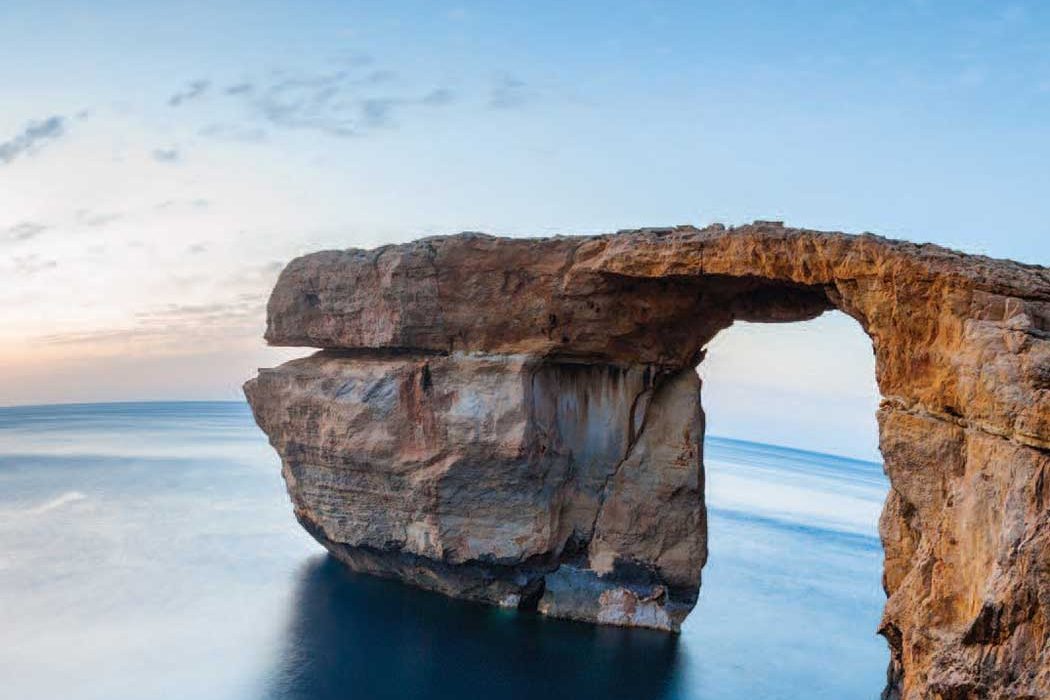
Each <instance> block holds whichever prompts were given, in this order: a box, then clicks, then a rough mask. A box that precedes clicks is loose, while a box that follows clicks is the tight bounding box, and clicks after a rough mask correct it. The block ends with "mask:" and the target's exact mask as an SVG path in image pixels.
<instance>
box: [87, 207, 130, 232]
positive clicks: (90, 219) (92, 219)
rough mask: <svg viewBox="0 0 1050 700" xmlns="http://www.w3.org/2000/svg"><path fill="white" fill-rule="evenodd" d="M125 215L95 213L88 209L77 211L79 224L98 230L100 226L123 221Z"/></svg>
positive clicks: (119, 213)
mask: <svg viewBox="0 0 1050 700" xmlns="http://www.w3.org/2000/svg"><path fill="white" fill-rule="evenodd" d="M124 216H125V214H123V213H122V212H94V211H89V210H87V209H80V210H78V211H77V222H78V223H80V224H81V225H83V226H90V227H92V228H97V227H100V226H106V225H107V224H112V223H113V222H115V221H120V220H121V219H123V218H124Z"/></svg>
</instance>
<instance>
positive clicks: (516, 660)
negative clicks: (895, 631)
mask: <svg viewBox="0 0 1050 700" xmlns="http://www.w3.org/2000/svg"><path fill="white" fill-rule="evenodd" d="M705 463H706V468H707V503H708V508H709V520H710V522H709V547H710V557H709V559H708V563H707V566H706V567H705V568H704V570H703V586H702V588H701V592H700V601H699V603H698V604H697V606H696V608H695V610H694V611H693V612H692V614H691V615H690V616H689V618H688V619H687V620H686V623H685V625H684V627H683V630H682V633H681V634H680V635H670V634H664V633H661V632H654V631H649V630H639V629H633V630H632V629H618V628H610V627H596V626H590V625H586V624H580V623H574V622H565V621H559V620H549V619H545V618H542V617H539V616H537V615H535V614H530V613H519V612H516V611H506V610H498V609H493V608H489V607H485V606H481V605H476V604H472V603H466V602H461V601H455V600H449V599H447V598H444V597H442V596H440V595H436V594H433V593H429V592H426V591H420V590H416V589H413V588H410V587H407V586H404V585H401V584H399V583H396V582H393V581H385V580H379V579H375V578H371V577H368V576H362V575H357V574H353V573H351V572H349V571H348V570H346V569H345V568H344V567H343V566H342V565H340V564H339V563H338V562H336V561H333V560H332V559H331V558H329V557H328V556H327V555H326V554H325V552H324V551H323V550H322V549H321V547H320V546H319V545H317V544H316V543H315V542H314V541H313V540H312V539H310V537H309V536H307V534H306V533H305V532H304V531H303V530H302V529H301V528H300V527H299V525H298V524H297V523H296V522H295V519H294V518H293V516H292V511H291V506H290V504H289V501H288V498H287V495H286V494H285V490H284V483H283V482H282V480H281V476H280V465H279V460H278V458H277V456H276V454H275V453H274V452H273V450H272V449H271V448H270V446H269V445H268V444H267V441H266V438H265V436H264V435H263V433H262V432H261V431H260V430H259V429H258V428H256V426H255V424H254V422H253V421H252V417H251V413H250V411H249V409H248V407H247V406H246V405H245V404H243V403H239V402H230V403H220V402H202V403H138V404H133V403H119V404H91V405H87V404H83V405H62V406H39V407H17V408H0V697H2V698H5V699H8V698H9V699H11V700H36V699H41V700H43V699H48V700H54V699H62V700H79V699H92V700H93V699H98V700H124V699H127V700H152V699H160V698H172V699H179V700H185V699H193V700H241V699H244V700H254V699H257V698H258V699H275V700H276V699H280V700H285V699H288V700H290V699H303V700H306V699H322V698H324V699H328V698H348V699H351V698H352V699H355V700H372V699H373V698H391V699H393V698H398V699H403V698H407V699H411V698H425V699H431V698H433V699H439V698H440V699H442V700H444V699H448V700H453V699H454V700H472V699H474V698H501V699H507V698H509V699H513V698H530V699H541V700H551V699H554V698H573V699H578V700H590V699H592V698H594V699H604V698H631V699H632V700H637V699H641V700H649V699H652V700H670V699H675V700H686V699H689V700H737V699H740V700H744V699H747V700H752V699H763V698H767V699H768V698H785V699H788V698H790V699H795V698H800V699H801V698H804V699H805V700H814V699H817V698H827V699H829V700H848V699H849V698H877V697H878V695H879V692H880V691H881V690H882V687H883V685H884V682H885V670H886V664H887V661H888V653H887V649H886V645H885V643H884V641H883V640H882V639H881V638H880V637H878V636H876V632H875V630H876V627H877V625H878V620H879V616H880V614H881V609H882V606H883V603H884V602H885V596H884V593H883V591H882V587H881V583H880V576H881V565H882V549H881V545H880V543H879V540H878V536H877V533H876V524H877V519H878V514H879V510H880V508H881V505H882V502H883V500H884V499H885V497H886V493H887V490H888V484H887V481H886V478H885V477H884V475H883V472H882V467H881V465H879V464H877V463H873V462H865V461H858V460H854V459H847V458H843V457H836V456H831V455H826V454H818V453H815V452H806V451H802V450H797V449H790V448H785V447H778V446H775V445H765V444H758V443H752V442H745V441H741V440H731V439H724V438H718V437H708V439H707V440H706V443H705Z"/></svg>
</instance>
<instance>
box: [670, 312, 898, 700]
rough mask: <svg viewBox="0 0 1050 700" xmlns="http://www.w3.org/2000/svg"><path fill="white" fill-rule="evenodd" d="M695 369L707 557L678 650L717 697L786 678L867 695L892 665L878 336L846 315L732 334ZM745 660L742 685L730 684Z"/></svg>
mask: <svg viewBox="0 0 1050 700" xmlns="http://www.w3.org/2000/svg"><path fill="white" fill-rule="evenodd" d="M697 372H698V373H699V375H700V377H701V381H702V403H703V410H704V414H705V431H704V432H705V435H704V449H703V469H704V479H705V489H704V499H705V505H706V509H707V541H708V557H707V560H706V562H705V564H704V567H703V586H702V588H701V590H700V595H699V600H698V602H697V605H696V607H695V608H694V610H693V612H692V613H691V614H690V615H689V616H688V618H687V619H686V620H685V622H684V623H683V626H682V635H683V638H684V640H685V641H686V643H691V642H695V643H696V644H697V647H698V648H702V649H704V651H705V654H713V655H715V657H716V658H715V659H713V660H712V663H711V664H710V665H709V666H708V667H707V668H708V672H709V673H711V674H714V675H715V676H719V675H725V676H726V677H725V678H715V679H712V682H713V683H714V684H716V685H717V686H719V687H722V688H724V687H727V686H730V685H732V684H733V683H747V684H748V687H747V688H746V689H745V688H741V690H747V691H749V692H751V693H753V694H758V695H764V694H770V693H774V692H775V691H776V690H777V688H776V687H775V686H774V685H770V684H775V683H777V682H780V681H781V680H782V679H783V678H784V677H785V675H787V674H790V676H791V677H793V678H796V679H798V680H800V681H802V682H804V683H805V685H806V687H808V688H811V689H812V690H813V692H814V693H816V694H817V695H818V696H821V697H824V696H826V697H852V696H856V695H862V694H864V693H870V692H871V691H872V690H873V689H874V688H877V687H879V686H880V685H881V684H882V683H883V682H884V680H883V679H884V678H885V673H886V668H887V665H888V658H889V654H888V651H887V648H886V643H885V641H884V640H882V639H881V638H879V637H878V636H876V630H877V628H878V625H879V620H880V616H881V614H882V609H883V606H884V604H885V601H886V597H885V593H884V591H883V589H882V586H881V573H882V565H883V561H882V559H883V554H882V546H881V543H880V541H879V535H878V519H879V514H880V512H881V510H882V507H883V504H884V502H885V500H886V496H887V493H888V490H889V482H888V480H887V479H886V477H885V475H884V474H883V470H882V460H881V454H880V452H879V449H878V430H877V423H876V421H875V412H876V410H877V408H878V403H879V395H878V388H877V385H876V383H875V379H874V377H875V362H874V356H873V353H872V348H871V341H870V339H869V338H868V337H867V335H866V334H865V333H864V332H863V331H862V330H861V329H860V327H859V326H858V324H857V323H856V322H855V321H854V320H853V319H852V318H850V317H848V316H846V315H845V314H842V313H840V312H837V311H832V312H828V313H825V314H823V315H821V316H819V317H817V318H815V319H812V320H804V321H799V322H795V323H787V324H780V323H776V324H773V323H750V322H744V323H736V324H733V325H732V326H731V327H729V328H727V329H725V330H722V331H720V332H719V333H718V334H717V335H716V336H715V337H714V338H713V339H712V341H711V342H710V343H708V345H707V346H706V347H705V349H704V353H703V360H702V361H701V362H700V363H699V365H698V366H697ZM745 659H746V660H747V661H746V662H747V664H748V667H749V669H750V673H749V674H747V675H748V677H747V678H746V679H742V678H740V677H739V676H736V677H732V676H731V674H732V673H733V671H732V670H731V669H739V667H740V665H741V663H742V661H743V660H745ZM829 662H831V663H829ZM727 669H728V670H727ZM766 685H769V687H765V686H766ZM757 686H762V687H757Z"/></svg>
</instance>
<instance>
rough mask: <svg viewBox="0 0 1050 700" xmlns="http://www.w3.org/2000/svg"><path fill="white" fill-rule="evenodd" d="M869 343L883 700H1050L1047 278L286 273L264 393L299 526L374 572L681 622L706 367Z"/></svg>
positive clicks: (556, 254) (694, 584)
mask: <svg viewBox="0 0 1050 700" xmlns="http://www.w3.org/2000/svg"><path fill="white" fill-rule="evenodd" d="M829 309H841V310H842V311H844V312H846V313H847V314H849V315H851V316H852V317H853V318H855V319H856V320H857V321H858V322H859V323H860V325H861V327H862V328H863V329H864V330H865V331H866V332H867V333H868V335H869V336H870V337H871V339H872V343H873V347H874V351H875V356H876V367H877V379H878V383H879V387H880V390H881V392H882V395H883V397H884V400H883V404H882V407H881V408H880V411H879V416H878V419H879V427H880V436H881V448H882V452H883V456H884V458H885V462H886V471H887V474H888V475H889V478H890V482H891V491H890V494H889V496H888V498H887V502H886V506H885V509H884V512H883V516H882V520H881V523H880V531H881V535H882V539H883V545H884V548H885V555H886V563H885V573H884V578H883V583H884V586H885V589H886V592H887V595H888V600H887V605H886V609H885V614H884V616H883V620H882V623H881V629H880V631H881V633H882V634H883V635H884V636H885V637H886V639H887V641H888V643H889V645H890V648H891V655H892V660H891V664H890V669H889V674H888V684H887V689H886V693H885V695H886V697H902V698H926V697H932V698H946V699H948V698H953V699H954V698H1041V697H1048V696H1050V642H1048V637H1050V271H1048V270H1047V269H1046V268H1042V267H1035V266H1027V265H1022V264H1019V263H1014V262H1010V261H1002V260H992V259H989V258H984V257H977V256H967V255H963V254H960V253H956V252H953V251H949V250H946V249H943V248H939V247H936V246H929V245H915V244H911V243H904V242H900V241H889V240H886V239H882V238H878V237H876V236H871V235H864V236H849V235H845V234H839V233H822V232H814V231H805V230H798V229H789V228H785V227H783V226H780V225H778V224H770V223H756V224H755V225H753V226H747V227H743V228H739V229H735V230H732V231H727V230H725V229H724V228H722V227H720V226H714V227H710V228H708V229H703V230H698V229H693V228H687V227H686V228H675V229H647V230H641V231H628V232H622V233H619V234H615V235H606V236H594V237H578V238H550V239H524V240H523V239H515V240H510V239H499V238H493V237H489V236H485V235H481V234H462V235H459V236H451V237H444V238H431V239H426V240H422V241H417V242H414V243H409V244H406V245H401V246H387V247H384V248H379V249H376V250H371V251H360V250H349V251H324V252H320V253H315V254H312V255H307V256H305V257H302V258H299V259H297V260H294V261H292V263H290V264H289V265H288V267H287V268H286V269H285V270H284V272H283V273H282V275H281V277H280V279H279V281H278V283H277V286H276V288H275V289H274V292H273V295H272V297H271V299H270V304H269V308H268V327H267V339H268V340H269V341H270V343H272V344H275V345H303V346H311V347H317V348H322V351H321V352H319V353H317V354H315V355H314V356H312V357H309V358H306V359H303V360H297V361H294V362H291V363H288V364H285V365H283V366H281V367H279V368H276V369H272V370H262V371H261V372H260V374H259V377H258V378H256V379H254V380H252V381H250V382H248V384H247V385H246V387H245V389H246V393H247V395H248V398H249V401H250V402H251V404H252V407H253V410H254V411H255V416H256V420H257V421H258V423H259V425H260V426H261V427H262V428H263V429H264V430H265V431H266V432H267V434H268V435H269V436H270V440H271V442H272V444H273V445H274V447H275V448H276V449H277V451H278V452H279V453H280V455H281V457H282V460H283V464H284V476H285V480H286V482H287V484H288V490H289V493H290V495H291V497H292V501H293V503H294V505H295V512H296V515H297V517H298V518H299V520H300V522H301V523H302V524H303V525H304V527H306V528H307V529H308V530H309V531H310V532H311V533H312V534H313V535H314V536H315V537H316V538H317V539H318V540H319V541H320V542H322V543H323V544H324V545H325V546H326V547H328V548H329V549H330V550H331V551H332V552H333V554H335V556H337V557H339V558H340V559H342V560H343V561H345V562H347V563H348V564H349V565H350V566H352V567H354V568H357V569H359V570H362V571H368V572H372V573H377V574H381V575H387V576H393V577H397V578H401V579H403V580H406V581H409V582H412V583H415V584H417V585H421V586H425V587H428V588H432V589H435V590H439V591H442V592H445V593H447V594H449V595H454V596H458V597H465V598H472V599H476V600H481V601H485V602H491V603H495V604H500V605H508V606H517V607H522V608H529V609H537V610H539V611H540V612H542V613H545V614H548V615H554V616H559V617H568V618H575V619H581V620H588V621H595V622H604V623H612V624H623V625H640V626H649V627H656V628H660V629H668V630H674V629H677V627H678V625H679V624H680V623H681V620H682V619H683V618H684V617H685V615H686V614H687V613H688V612H689V610H690V609H691V607H692V605H693V604H694V603H695V601H696V596H697V592H698V590H699V586H700V570H701V567H702V566H703V564H704V561H705V559H706V549H707V547H706V544H707V543H706V520H705V510H704V504H703V470H702V469H703V468H702V460H701V445H702V438H703V414H702V411H701V409H700V402H699V388H700V387H699V382H698V380H697V378H696V374H695V372H694V371H693V368H694V367H695V365H696V364H697V363H698V362H699V361H700V360H701V358H702V348H703V347H704V346H705V345H706V343H707V342H709V341H710V340H711V338H712V337H714V335H715V334H716V333H717V332H718V331H719V330H721V329H723V328H725V327H727V326H729V325H730V324H731V323H732V322H733V321H734V320H749V321H772V322H782V321H792V320H801V319H807V318H812V317H814V316H817V315H819V314H821V313H823V312H824V311H826V310H829Z"/></svg>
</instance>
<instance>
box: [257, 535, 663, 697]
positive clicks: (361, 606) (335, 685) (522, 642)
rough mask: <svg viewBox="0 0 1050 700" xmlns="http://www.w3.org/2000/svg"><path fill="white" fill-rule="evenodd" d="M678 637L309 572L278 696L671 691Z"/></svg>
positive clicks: (296, 603) (318, 561) (312, 566)
mask: <svg viewBox="0 0 1050 700" xmlns="http://www.w3.org/2000/svg"><path fill="white" fill-rule="evenodd" d="M679 657H680V653H679V641H678V637H677V636H675V635H668V634H663V633H660V632H653V631H650V630H637V629H635V630H625V629H616V628H609V627H595V626H590V625H582V624H576V623H571V622H563V621H558V620H548V619H545V618H543V617H540V616H537V615H528V614H519V613H517V612H513V611H501V610H494V609H491V608H488V607H484V606H480V605H474V604H470V603H464V602H461V601H454V600H449V599H447V598H444V597H443V596H439V595H436V594H432V593H427V592H425V591H419V590H415V589H412V588H409V587H407V586H402V585H399V584H396V583H394V582H391V581H383V580H377V579H374V578H370V577H367V576H360V575H356V574H353V573H352V572H350V571H348V570H347V569H346V568H345V567H343V566H342V565H341V564H339V562H337V561H335V560H334V559H332V558H331V557H328V556H324V555H322V556H319V557H314V558H311V559H310V560H309V561H308V562H307V563H306V565H305V566H304V567H303V568H302V569H301V570H300V572H299V580H298V583H297V587H296V592H295V595H294V597H293V601H292V604H291V610H290V620H289V623H288V627H287V630H286V633H285V639H284V643H283V651H282V652H281V658H280V660H279V662H278V670H277V672H276V673H275V674H274V676H273V677H272V679H271V683H270V687H269V688H268V692H267V696H268V697H270V698H284V699H287V698H310V699H311V700H322V699H324V698H369V699H371V698H456V699H457V700H460V699H462V698H481V697H493V696H496V695H497V694H498V696H499V697H501V698H543V697H577V698H593V697H602V698H652V699H654V700H659V699H661V698H665V699H666V698H671V697H674V696H676V695H678V689H679V686H680V683H681V673H680V668H681V666H682V664H681V663H680V658H679Z"/></svg>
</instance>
